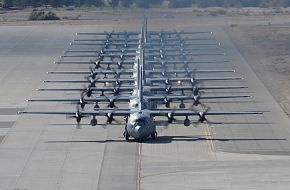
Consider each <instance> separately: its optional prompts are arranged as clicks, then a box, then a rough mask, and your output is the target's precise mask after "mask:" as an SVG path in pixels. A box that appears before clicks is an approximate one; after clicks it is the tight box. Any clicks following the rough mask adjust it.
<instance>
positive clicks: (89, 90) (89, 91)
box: [81, 85, 93, 97]
mask: <svg viewBox="0 0 290 190" xmlns="http://www.w3.org/2000/svg"><path fill="white" fill-rule="evenodd" d="M83 89H84V90H83V91H82V93H81V96H82V97H83V96H85V95H86V96H87V97H91V96H92V94H93V90H92V88H91V86H90V85H89V86H88V87H85V86H84V87H83Z"/></svg>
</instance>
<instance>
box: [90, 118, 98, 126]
mask: <svg viewBox="0 0 290 190" xmlns="http://www.w3.org/2000/svg"><path fill="white" fill-rule="evenodd" d="M97 124H98V121H97V119H96V118H93V119H91V126H96V125H97Z"/></svg>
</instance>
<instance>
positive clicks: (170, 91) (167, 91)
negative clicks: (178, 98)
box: [165, 85, 172, 94]
mask: <svg viewBox="0 0 290 190" xmlns="http://www.w3.org/2000/svg"><path fill="white" fill-rule="evenodd" d="M165 92H166V94H171V93H172V86H171V85H166V87H165Z"/></svg>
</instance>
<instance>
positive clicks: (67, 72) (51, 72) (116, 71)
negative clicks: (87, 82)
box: [47, 69, 133, 74]
mask: <svg viewBox="0 0 290 190" xmlns="http://www.w3.org/2000/svg"><path fill="white" fill-rule="evenodd" d="M91 73H97V74H116V73H120V74H131V73H133V70H132V69H126V70H124V69H116V70H101V69H98V70H93V71H92V72H91V71H48V72H47V74H91Z"/></svg>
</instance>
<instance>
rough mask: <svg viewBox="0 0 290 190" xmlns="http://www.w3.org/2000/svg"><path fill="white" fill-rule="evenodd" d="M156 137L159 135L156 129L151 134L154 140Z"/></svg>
mask: <svg viewBox="0 0 290 190" xmlns="http://www.w3.org/2000/svg"><path fill="white" fill-rule="evenodd" d="M156 137H157V132H156V131H155V132H154V133H152V134H151V138H152V139H153V140H155V139H156Z"/></svg>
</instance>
